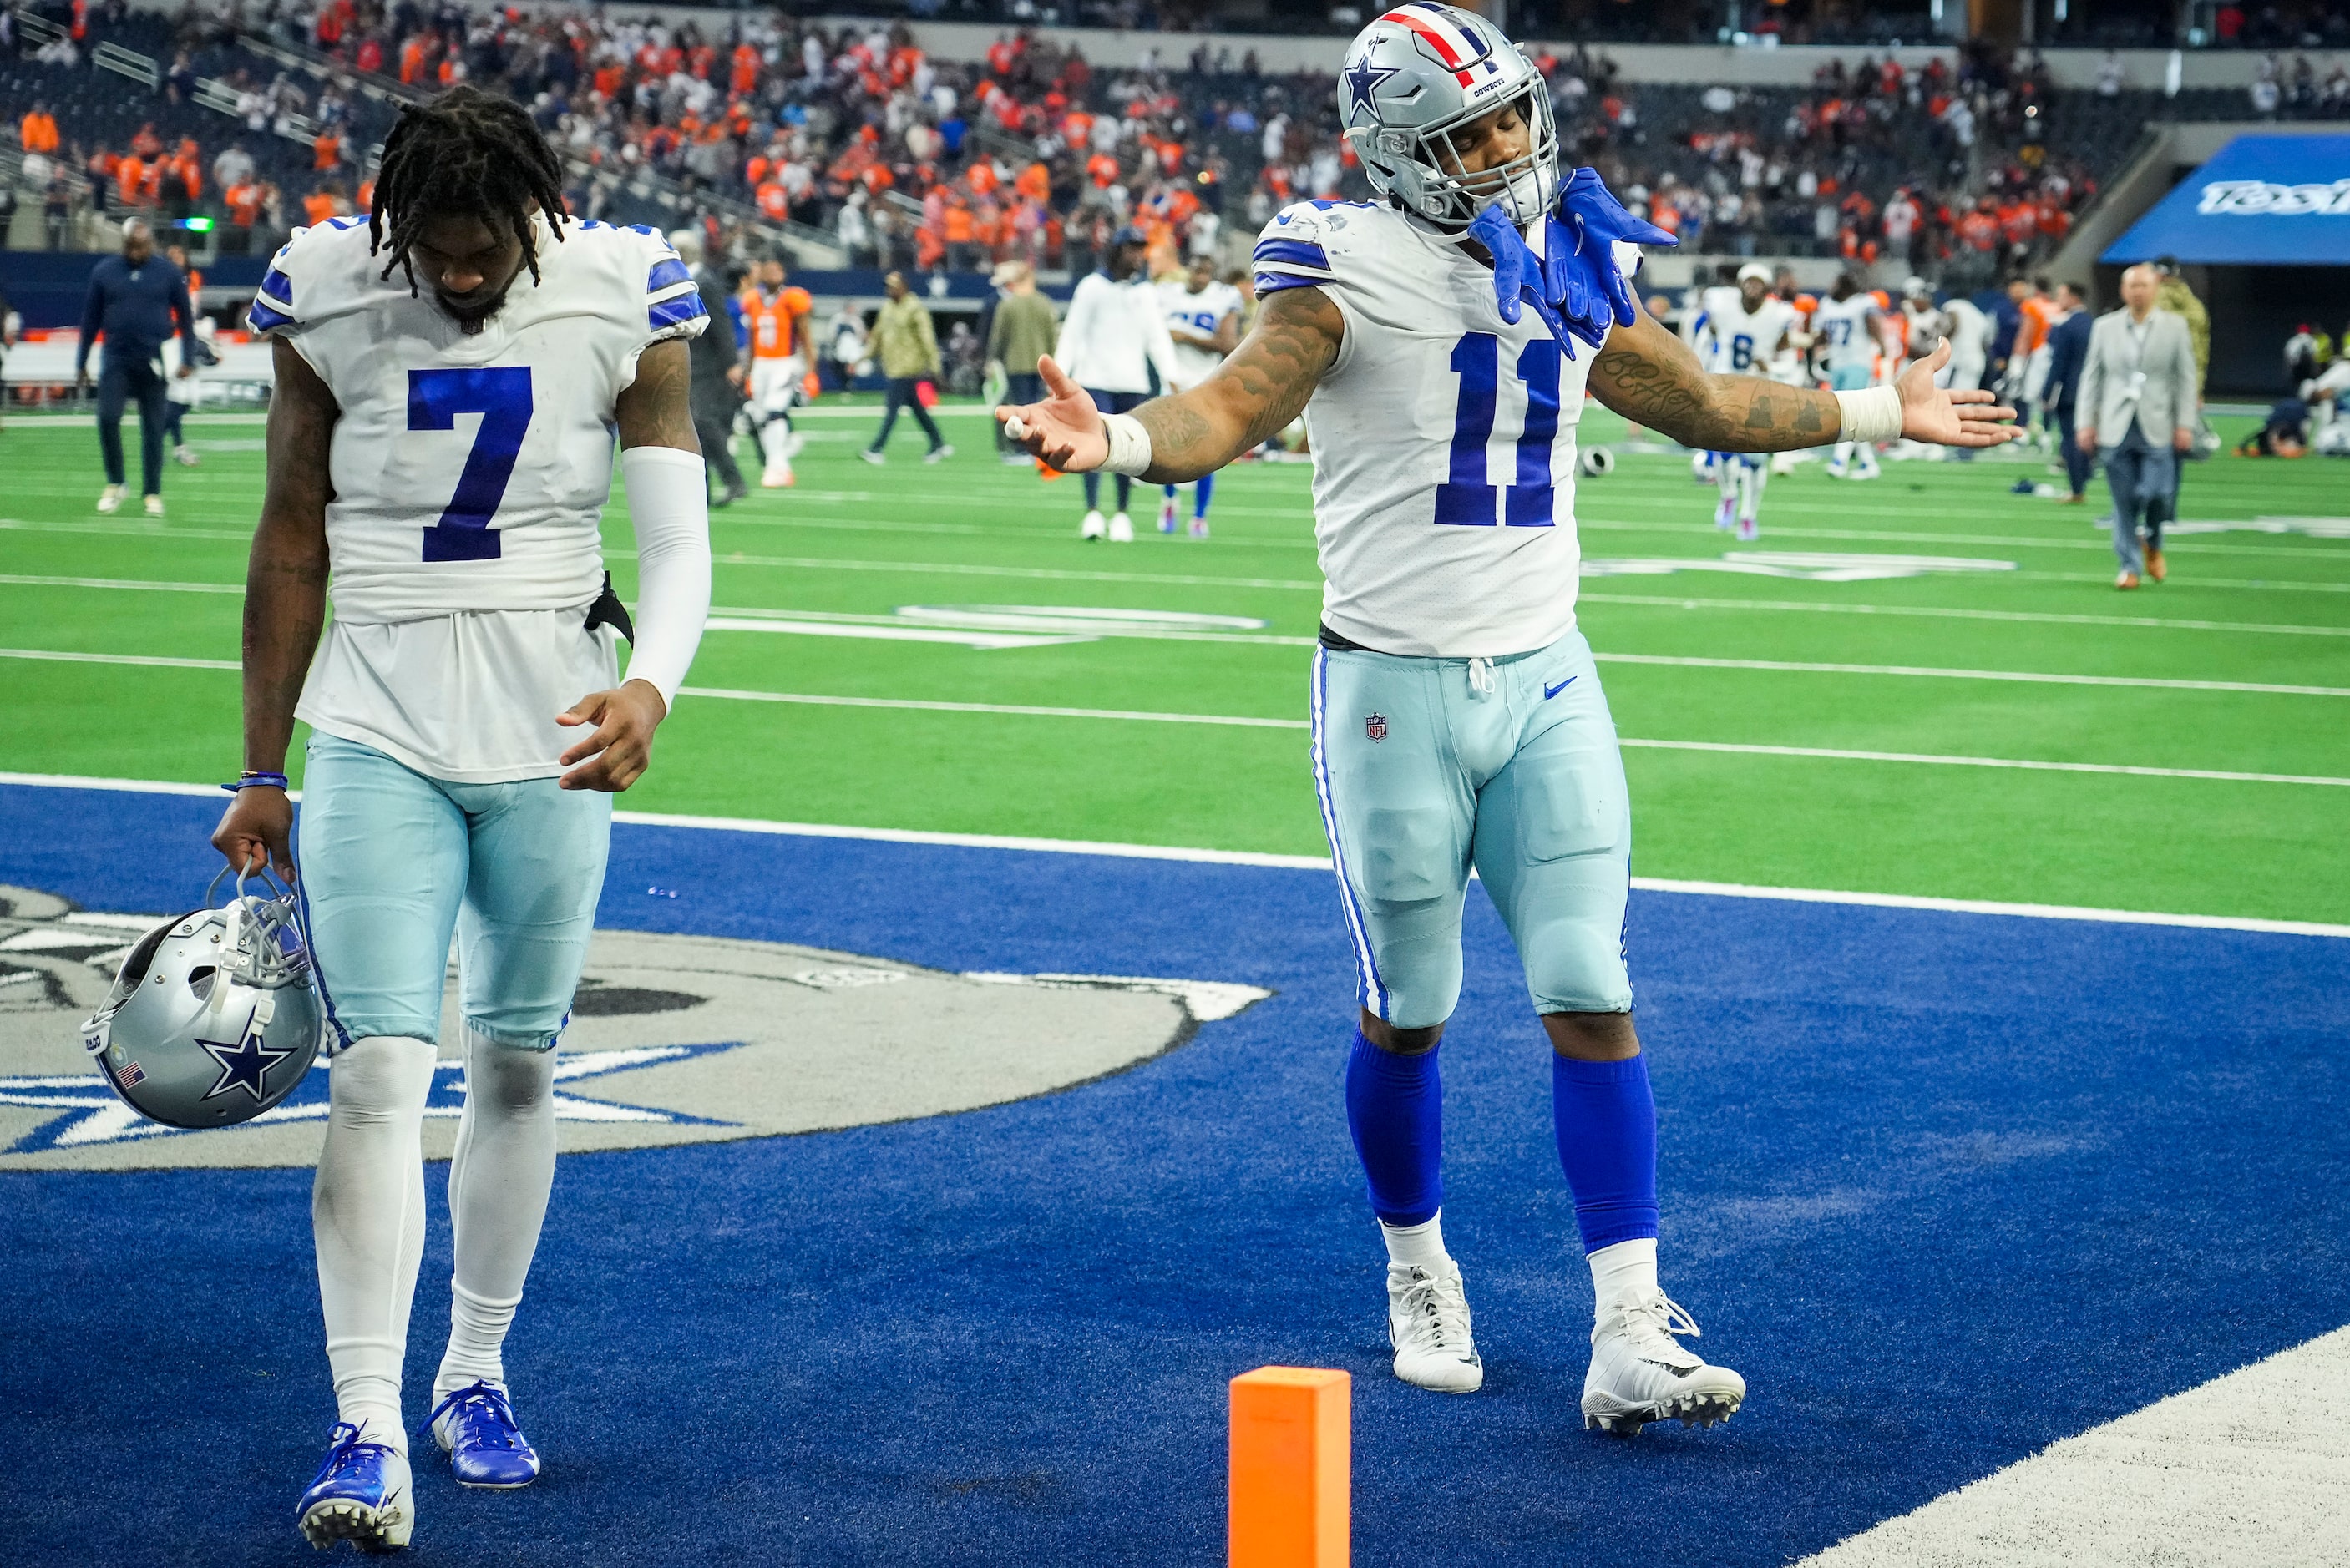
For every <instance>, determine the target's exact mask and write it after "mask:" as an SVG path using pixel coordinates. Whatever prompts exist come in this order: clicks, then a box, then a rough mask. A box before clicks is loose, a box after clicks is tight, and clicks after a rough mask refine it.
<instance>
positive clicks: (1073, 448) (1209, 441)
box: [995, 286, 1347, 484]
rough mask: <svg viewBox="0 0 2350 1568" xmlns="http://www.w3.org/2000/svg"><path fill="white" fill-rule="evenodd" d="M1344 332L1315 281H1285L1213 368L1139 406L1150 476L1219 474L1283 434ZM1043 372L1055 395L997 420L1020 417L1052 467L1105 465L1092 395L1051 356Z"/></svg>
mask: <svg viewBox="0 0 2350 1568" xmlns="http://www.w3.org/2000/svg"><path fill="white" fill-rule="evenodd" d="M1346 335H1347V323H1346V317H1344V316H1342V315H1341V314H1340V313H1339V310H1338V307H1337V306H1336V305H1335V304H1333V303H1332V302H1331V299H1330V297H1329V296H1327V295H1326V294H1324V293H1323V292H1322V291H1321V290H1320V289H1318V288H1314V287H1310V286H1309V287H1302V288H1284V289H1283V290H1281V291H1280V292H1279V293H1277V294H1275V295H1274V296H1272V297H1270V298H1268V299H1267V300H1266V301H1265V302H1264V309H1263V311H1262V312H1260V313H1259V315H1258V317H1257V321H1256V327H1255V328H1254V330H1253V331H1251V332H1250V333H1249V335H1248V337H1246V338H1244V339H1243V340H1242V343H1241V346H1240V347H1239V348H1237V349H1235V350H1234V351H1233V353H1232V358H1228V359H1226V360H1225V361H1224V362H1223V364H1222V365H1221V366H1219V367H1218V368H1217V369H1216V373H1215V374H1214V375H1212V376H1210V377H1209V378H1208V379H1206V380H1204V381H1202V382H1201V383H1200V384H1199V385H1198V386H1196V387H1194V388H1192V389H1191V390H1190V391H1188V392H1179V393H1177V394H1175V395H1174V396H1173V397H1169V398H1154V399H1152V400H1150V401H1149V402H1147V403H1145V404H1143V405H1142V407H1140V408H1139V409H1137V410H1135V413H1134V417H1135V418H1136V419H1138V420H1139V421H1142V427H1143V429H1145V430H1146V431H1149V432H1150V451H1151V464H1150V470H1149V472H1147V473H1145V474H1143V475H1142V478H1143V481H1144V483H1149V484H1180V483H1185V482H1187V481H1189V480H1193V479H1197V478H1199V477H1200V476H1201V474H1203V473H1213V472H1216V470H1218V469H1220V468H1222V467H1223V466H1224V464H1226V463H1228V462H1232V459H1234V458H1236V457H1238V456H1240V455H1241V454H1242V453H1243V452H1247V451H1250V450H1251V449H1252V448H1253V447H1256V446H1257V445H1259V444H1261V443H1262V442H1263V441H1265V440H1266V439H1267V438H1268V437H1271V436H1273V435H1275V434H1277V433H1279V432H1280V431H1282V430H1283V429H1284V427H1286V426H1287V425H1288V423H1289V422H1290V421H1292V420H1294V419H1295V418H1296V417H1297V416H1298V414H1299V412H1300V411H1301V410H1304V409H1305V401H1306V400H1307V399H1308V398H1311V397H1312V396H1313V395H1314V389H1315V386H1316V385H1317V384H1319V382H1320V381H1321V379H1322V373H1323V372H1324V371H1325V370H1327V369H1329V368H1330V364H1331V361H1332V360H1334V359H1336V358H1337V357H1338V350H1339V348H1340V347H1341V346H1342V345H1343V344H1344V343H1345V342H1346ZM1036 369H1037V370H1038V371H1039V372H1040V373H1041V374H1042V375H1043V376H1044V378H1045V388H1046V389H1047V391H1049V392H1050V393H1051V396H1049V397H1047V398H1046V399H1045V401H1043V402H1041V403H1031V404H1029V405H1027V406H1026V407H1024V408H1016V409H1014V408H1000V409H998V410H995V417H996V418H997V419H999V420H1001V421H1004V423H1005V424H1006V425H1007V426H1009V425H1011V424H1012V423H1013V422H1014V421H1018V424H1019V427H1020V429H1021V430H1022V431H1024V432H1025V433H1024V434H1023V435H1021V436H1020V437H1018V438H1016V439H1018V440H1019V441H1020V443H1021V444H1022V445H1023V446H1024V447H1025V448H1026V449H1027V451H1028V452H1030V453H1031V454H1032V455H1034V456H1036V457H1041V458H1043V459H1044V460H1045V462H1049V463H1051V464H1052V465H1053V466H1054V467H1055V468H1058V469H1063V470H1066V471H1068V472H1084V471H1086V470H1087V469H1091V468H1099V467H1100V466H1101V465H1102V463H1103V462H1104V461H1105V460H1106V459H1107V456H1108V455H1109V446H1108V441H1107V438H1106V437H1105V436H1104V435H1103V433H1102V421H1101V415H1100V413H1099V412H1098V411H1097V410H1096V409H1095V408H1094V402H1093V400H1092V399H1091V398H1089V397H1087V396H1086V394H1085V393H1084V392H1083V391H1082V390H1080V389H1078V388H1077V387H1076V385H1075V384H1073V383H1072V382H1071V381H1070V380H1069V379H1068V378H1067V377H1066V376H1065V375H1063V374H1062V373H1061V369H1060V367H1059V366H1057V365H1055V364H1054V363H1053V361H1052V360H1051V359H1050V358H1045V359H1044V360H1043V361H1041V362H1040V363H1039V364H1038V365H1037V367H1036Z"/></svg>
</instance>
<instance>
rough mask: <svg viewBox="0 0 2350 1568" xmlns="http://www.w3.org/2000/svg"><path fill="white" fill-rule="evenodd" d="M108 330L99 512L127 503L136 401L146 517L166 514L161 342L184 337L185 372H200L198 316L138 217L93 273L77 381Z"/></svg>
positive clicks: (183, 280)
mask: <svg viewBox="0 0 2350 1568" xmlns="http://www.w3.org/2000/svg"><path fill="white" fill-rule="evenodd" d="M101 331H103V332H104V333H105V334H106V357H105V358H104V359H103V360H101V361H100V363H99V377H98V449H99V453H100V454H101V455H102V456H103V457H104V458H105V460H106V489H105V491H104V492H103V493H100V494H99V498H98V509H99V511H100V512H111V511H113V510H114V509H115V508H116V507H118V506H120V505H121V504H122V406H123V404H124V403H125V402H126V401H128V400H130V399H131V398H134V397H135V398H137V399H138V400H139V459H140V477H141V478H142V479H144V481H145V482H146V487H147V488H146V496H147V515H149V516H150V517H161V515H163V425H164V419H165V414H166V410H165V409H164V406H163V405H164V404H165V403H166V402H167V401H168V399H167V398H166V397H165V396H164V385H163V365H162V354H163V343H164V340H165V339H166V338H169V337H172V336H173V335H174V334H175V333H176V334H177V335H178V337H179V338H180V374H181V375H182V376H192V375H194V374H195V373H196V313H195V311H194V309H193V308H192V306H190V305H189V303H188V280H187V277H186V275H183V274H182V272H181V271H180V269H179V268H178V267H175V266H173V265H172V264H171V263H170V262H168V261H165V260H163V259H162V258H161V257H159V256H158V255H156V254H155V236H154V235H153V234H151V233H149V232H148V228H147V225H146V223H143V222H141V221H140V220H139V219H137V218H133V219H131V220H130V222H129V223H125V224H123V225H122V254H120V255H119V256H109V257H107V258H106V259H105V260H104V261H102V262H100V263H99V264H98V270H97V271H96V272H94V273H92V274H91V275H90V278H89V298H88V301H87V302H86V303H85V304H84V305H83V306H82V310H81V341H80V342H79V343H78V344H77V345H76V346H75V348H74V381H75V384H76V385H77V386H80V387H85V388H86V387H88V385H89V348H90V345H91V344H92V343H93V342H95V341H96V340H97V338H98V335H99V332H101Z"/></svg>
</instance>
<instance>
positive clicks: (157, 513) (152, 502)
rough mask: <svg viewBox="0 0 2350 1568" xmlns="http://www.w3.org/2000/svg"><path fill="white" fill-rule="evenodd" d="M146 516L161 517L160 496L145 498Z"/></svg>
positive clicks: (161, 503)
mask: <svg viewBox="0 0 2350 1568" xmlns="http://www.w3.org/2000/svg"><path fill="white" fill-rule="evenodd" d="M147 515H148V516H150V517H161V515H163V498H162V497H161V496H160V495H151V496H149V497H148V498H147Z"/></svg>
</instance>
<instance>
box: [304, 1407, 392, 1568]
mask: <svg viewBox="0 0 2350 1568" xmlns="http://www.w3.org/2000/svg"><path fill="white" fill-rule="evenodd" d="M294 1522H295V1523H296V1525H297V1526H299V1527H300V1529H301V1532H302V1534H303V1537H304V1539H306V1540H307V1541H308V1542H310V1544H311V1545H313V1546H322V1547H323V1546H332V1545H333V1544H334V1543H335V1542H338V1541H348V1542H350V1543H351V1544H353V1545H354V1546H357V1547H358V1548H359V1550H360V1551H362V1552H398V1551H399V1550H400V1549H401V1548H402V1547H404V1546H406V1545H407V1544H408V1537H409V1533H410V1532H411V1531H413V1530H414V1529H415V1528H416V1500H415V1497H414V1495H413V1493H412V1492H411V1490H410V1487H409V1477H408V1459H407V1456H406V1455H404V1454H402V1453H400V1450H399V1449H395V1448H393V1447H392V1446H391V1445H390V1444H389V1443H377V1442H370V1441H368V1440H366V1439H365V1438H363V1437H362V1436H361V1434H360V1431H359V1428H357V1427H354V1426H352V1425H351V1424H350V1423H349V1422H348V1421H339V1422H337V1423H336V1425H335V1431H334V1438H333V1446H332V1447H330V1448H329V1449H328V1450H327V1460H326V1463H324V1464H322V1465H320V1466H319V1467H318V1473H317V1476H316V1477H314V1478H312V1480H311V1482H310V1490H307V1491H306V1492H304V1493H303V1494H302V1501H300V1502H299V1503H296V1505H295V1508H294Z"/></svg>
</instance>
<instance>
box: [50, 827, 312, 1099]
mask: <svg viewBox="0 0 2350 1568" xmlns="http://www.w3.org/2000/svg"><path fill="white" fill-rule="evenodd" d="M227 874H228V873H227V871H226V870H225V869H224V870H223V872H222V876H226V875H227ZM264 875H265V876H266V873H265V874H264ZM244 880H245V879H244V877H242V876H239V877H237V879H236V897H235V898H232V899H231V900H229V902H228V904H227V905H226V906H225V907H224V908H222V909H213V908H212V907H211V906H212V901H213V891H215V890H217V889H218V888H219V887H220V877H213V886H212V888H208V889H206V891H205V894H204V908H203V909H197V910H194V911H193V912H192V913H190V914H186V915H182V916H180V917H179V918H178V919H171V920H166V921H164V922H163V923H162V924H161V925H160V926H157V927H156V928H155V929H153V930H151V931H149V932H148V933H147V934H146V935H145V936H144V937H141V938H140V940H139V942H138V945H137V946H135V947H133V948H132V949H131V950H130V956H129V957H127V958H125V959H124V960H123V961H122V969H121V971H120V973H118V974H117V975H116V976H115V979H114V989H113V991H111V992H109V993H108V995H107V998H106V1001H105V1002H104V1003H103V1004H102V1005H101V1006H100V1007H99V1010H98V1011H97V1012H94V1013H92V1014H91V1015H90V1016H89V1018H88V1020H87V1021H85V1022H84V1023H83V1024H82V1026H81V1043H82V1048H83V1049H84V1050H86V1051H88V1053H89V1054H90V1056H91V1059H92V1060H93V1061H94V1062H95V1063H96V1064H97V1066H98V1070H99V1074H100V1075H102V1076H103V1077H104V1078H105V1079H106V1081H107V1083H108V1085H109V1086H111V1087H112V1088H113V1090H114V1092H115V1093H116V1094H117V1095H119V1096H121V1098H122V1100H123V1103H124V1104H126V1105H128V1106H130V1108H131V1109H132V1110H135V1111H137V1112H138V1113H139V1114H140V1115H141V1116H147V1117H149V1118H150V1119H151V1120H154V1121H159V1122H161V1123H162V1124H163V1125H164V1126H166V1127H185V1128H190V1129H201V1128H204V1127H233V1126H234V1125H235V1124H236V1123H238V1122H242V1121H250V1120H251V1119H252V1118H253V1117H255V1116H259V1115H260V1114H261V1113H262V1112H264V1111H265V1110H267V1109H269V1108H270V1107H271V1106H275V1105H276V1104H277V1103H278V1102H279V1101H280V1100H283V1099H284V1098H285V1097H286V1096H287V1095H289V1094H292V1093H293V1092H294V1085H296V1084H298V1083H300V1082H301V1081H302V1075H303V1074H305V1073H307V1072H308V1071H309V1070H310V1063H311V1060H312V1059H313V1058H314V1057H315V1056H316V1055H317V1052H318V1042H319V1038H320V1036H321V1033H323V1031H324V1030H325V1028H326V1023H327V1009H326V1005H325V1003H324V1002H323V1001H322V1000H321V999H320V996H319V992H318V981H317V976H316V975H315V974H314V973H313V972H312V970H311V963H310V944H309V942H308V941H307V940H306V938H305V936H304V934H303V920H302V916H301V910H300V907H299V900H297V899H296V898H295V897H294V895H293V894H291V893H289V892H287V891H286V889H285V888H281V887H278V886H277V884H276V878H274V877H272V878H269V886H270V888H272V890H273V891H274V892H275V893H276V897H274V898H262V897H260V896H259V895H257V894H248V893H246V892H245V890H244Z"/></svg>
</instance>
